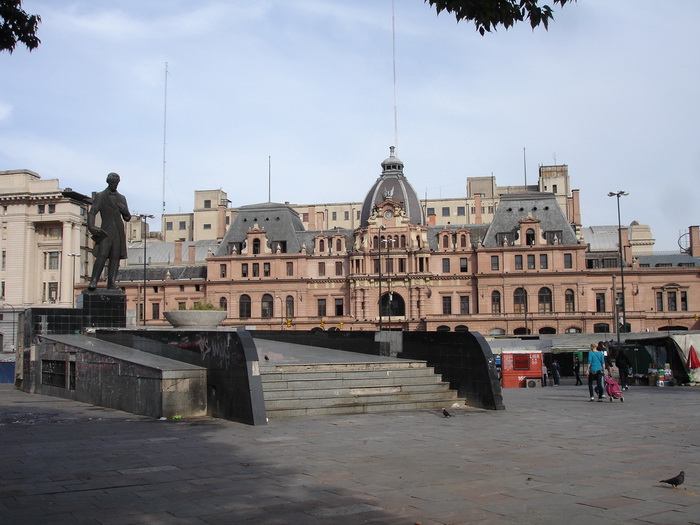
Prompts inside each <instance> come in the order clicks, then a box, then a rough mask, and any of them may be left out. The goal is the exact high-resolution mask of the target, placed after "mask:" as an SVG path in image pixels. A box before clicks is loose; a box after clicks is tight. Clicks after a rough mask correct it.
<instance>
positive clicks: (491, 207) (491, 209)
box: [489, 206, 493, 215]
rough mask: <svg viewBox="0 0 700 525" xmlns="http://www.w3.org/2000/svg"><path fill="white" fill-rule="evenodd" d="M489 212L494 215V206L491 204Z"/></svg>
mask: <svg viewBox="0 0 700 525" xmlns="http://www.w3.org/2000/svg"><path fill="white" fill-rule="evenodd" d="M489 213H490V214H491V215H493V206H489Z"/></svg>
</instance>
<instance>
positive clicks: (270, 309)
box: [260, 293, 275, 319]
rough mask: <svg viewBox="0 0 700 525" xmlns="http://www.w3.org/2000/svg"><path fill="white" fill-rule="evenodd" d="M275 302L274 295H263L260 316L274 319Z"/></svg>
mask: <svg viewBox="0 0 700 525" xmlns="http://www.w3.org/2000/svg"><path fill="white" fill-rule="evenodd" d="M274 306H275V304H274V302H273V300H272V296H271V295H270V294H269V293H266V294H265V295H263V296H262V302H261V303H260V316H261V317H262V318H263V319H272V317H274V315H275V308H274Z"/></svg>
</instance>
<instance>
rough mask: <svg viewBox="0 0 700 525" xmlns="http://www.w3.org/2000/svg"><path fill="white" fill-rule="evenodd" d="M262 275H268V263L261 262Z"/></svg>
mask: <svg viewBox="0 0 700 525" xmlns="http://www.w3.org/2000/svg"><path fill="white" fill-rule="evenodd" d="M263 276H264V277H270V263H263Z"/></svg>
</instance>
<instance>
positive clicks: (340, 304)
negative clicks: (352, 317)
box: [335, 299, 343, 317]
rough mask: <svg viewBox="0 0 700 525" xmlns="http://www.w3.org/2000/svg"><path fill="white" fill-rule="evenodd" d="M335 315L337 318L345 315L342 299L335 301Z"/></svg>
mask: <svg viewBox="0 0 700 525" xmlns="http://www.w3.org/2000/svg"><path fill="white" fill-rule="evenodd" d="M335 315H336V316H337V317H340V316H342V315H343V300H342V299H336V300H335Z"/></svg>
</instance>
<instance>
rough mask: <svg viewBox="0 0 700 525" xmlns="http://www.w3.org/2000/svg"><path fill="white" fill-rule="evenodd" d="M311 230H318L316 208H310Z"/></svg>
mask: <svg viewBox="0 0 700 525" xmlns="http://www.w3.org/2000/svg"><path fill="white" fill-rule="evenodd" d="M309 230H310V231H315V230H316V207H315V206H309Z"/></svg>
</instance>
